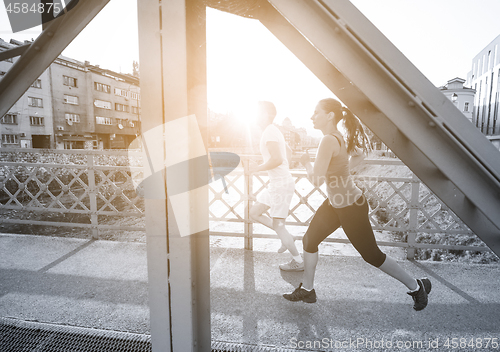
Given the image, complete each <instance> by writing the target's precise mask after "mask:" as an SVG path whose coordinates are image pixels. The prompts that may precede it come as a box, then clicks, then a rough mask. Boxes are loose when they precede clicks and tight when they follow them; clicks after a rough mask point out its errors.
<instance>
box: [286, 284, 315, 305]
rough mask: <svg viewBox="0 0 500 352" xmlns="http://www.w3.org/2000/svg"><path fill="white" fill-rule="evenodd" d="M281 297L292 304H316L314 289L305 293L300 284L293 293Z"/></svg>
mask: <svg viewBox="0 0 500 352" xmlns="http://www.w3.org/2000/svg"><path fill="white" fill-rule="evenodd" d="M283 297H285V298H286V299H287V300H289V301H292V302H298V301H304V302H306V303H314V302H316V291H314V289H312V290H311V291H307V290H305V289H303V288H302V283H300V285H299V287H297V288H296V289H295V291H293V292H292V293H285V294H284V295H283Z"/></svg>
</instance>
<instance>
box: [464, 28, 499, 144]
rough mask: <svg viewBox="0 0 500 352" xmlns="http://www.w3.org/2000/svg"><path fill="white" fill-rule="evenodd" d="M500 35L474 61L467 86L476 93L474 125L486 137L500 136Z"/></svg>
mask: <svg viewBox="0 0 500 352" xmlns="http://www.w3.org/2000/svg"><path fill="white" fill-rule="evenodd" d="M499 46H500V35H499V36H498V37H496V38H495V39H494V40H493V41H492V42H491V43H490V44H488V45H487V46H486V47H485V48H484V49H483V50H481V51H480V52H479V53H478V54H477V55H476V56H475V57H474V59H473V60H472V70H471V71H470V72H469V74H468V75H467V85H468V86H470V87H472V88H473V89H474V90H475V91H476V97H475V99H474V111H473V116H472V123H473V124H474V125H475V126H476V127H477V128H479V129H480V130H481V132H483V133H484V134H485V135H498V134H500V123H499V121H498V117H499V116H498V115H499V99H500V97H499V95H500V84H499V80H500V53H499V52H498V50H499V48H498V47H499Z"/></svg>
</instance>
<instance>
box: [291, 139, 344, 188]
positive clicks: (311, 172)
mask: <svg viewBox="0 0 500 352" xmlns="http://www.w3.org/2000/svg"><path fill="white" fill-rule="evenodd" d="M339 151H340V143H339V141H338V140H337V138H335V137H334V136H330V135H327V136H324V137H323V139H322V140H321V142H320V144H319V147H318V152H317V153H316V160H315V162H314V166H313V165H312V164H311V161H310V159H309V154H307V153H306V154H304V155H303V156H302V157H301V159H300V161H301V163H302V164H303V165H304V166H305V168H306V171H307V179H308V180H309V181H310V182H311V183H312V184H313V185H314V186H316V187H319V186H321V185H322V184H323V182H324V181H325V176H326V171H327V170H328V165H329V164H330V160H331V159H332V157H333V156H335V155H337V154H338V153H339Z"/></svg>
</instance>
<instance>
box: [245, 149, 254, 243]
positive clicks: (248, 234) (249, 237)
mask: <svg viewBox="0 0 500 352" xmlns="http://www.w3.org/2000/svg"><path fill="white" fill-rule="evenodd" d="M249 165H250V159H248V158H245V159H243V175H244V177H245V185H244V194H245V203H246V204H245V249H249V250H253V223H252V220H251V219H250V206H251V204H252V200H251V199H250V197H251V196H252V175H250V172H249Z"/></svg>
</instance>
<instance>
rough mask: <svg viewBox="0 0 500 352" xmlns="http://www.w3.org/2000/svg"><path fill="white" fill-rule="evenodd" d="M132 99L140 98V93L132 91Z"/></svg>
mask: <svg viewBox="0 0 500 352" xmlns="http://www.w3.org/2000/svg"><path fill="white" fill-rule="evenodd" d="M130 99H134V100H140V99H141V97H140V95H139V94H137V93H134V92H130Z"/></svg>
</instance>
